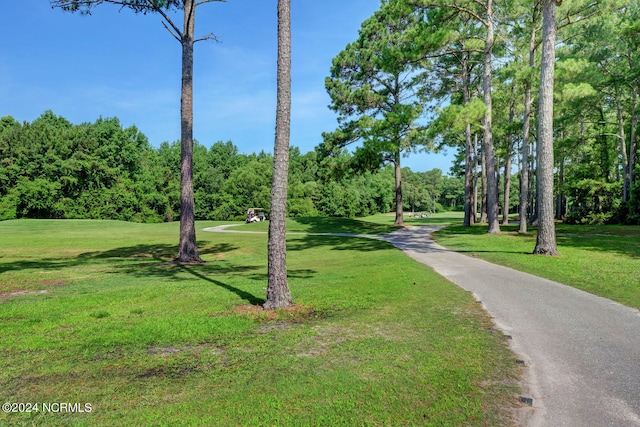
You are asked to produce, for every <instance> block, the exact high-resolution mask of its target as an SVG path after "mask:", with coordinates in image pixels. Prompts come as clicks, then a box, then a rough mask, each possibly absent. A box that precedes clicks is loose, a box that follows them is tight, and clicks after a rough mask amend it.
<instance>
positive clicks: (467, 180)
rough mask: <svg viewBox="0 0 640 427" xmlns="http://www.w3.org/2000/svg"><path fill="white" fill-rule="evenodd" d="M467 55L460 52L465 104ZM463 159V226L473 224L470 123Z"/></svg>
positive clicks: (468, 94) (467, 95)
mask: <svg viewBox="0 0 640 427" xmlns="http://www.w3.org/2000/svg"><path fill="white" fill-rule="evenodd" d="M468 56H469V54H468V53H467V52H463V54H462V64H461V67H462V82H463V88H462V90H463V92H464V103H465V105H466V104H468V103H469V102H471V82H470V78H471V77H470V73H469V70H468V66H469V64H468ZM465 136H466V143H465V159H464V220H463V223H462V225H463V226H464V227H470V226H471V224H475V222H476V221H475V220H476V219H475V218H474V217H473V215H474V209H473V208H472V204H473V145H472V135H471V123H467V125H466V128H465Z"/></svg>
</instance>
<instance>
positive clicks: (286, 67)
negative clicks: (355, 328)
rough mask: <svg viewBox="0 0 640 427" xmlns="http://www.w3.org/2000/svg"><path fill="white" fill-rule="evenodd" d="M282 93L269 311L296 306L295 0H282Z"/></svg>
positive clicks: (273, 187) (275, 161)
mask: <svg viewBox="0 0 640 427" xmlns="http://www.w3.org/2000/svg"><path fill="white" fill-rule="evenodd" d="M277 85H278V89H277V91H278V95H277V101H276V102H277V106H276V138H275V146H274V153H273V181H272V184H271V220H270V222H269V244H268V251H269V255H268V258H269V266H268V284H267V301H266V302H265V303H264V306H263V307H264V308H265V309H266V310H272V309H276V308H284V307H289V306H291V305H293V298H292V297H291V292H290V291H289V285H288V283H287V246H286V224H285V221H286V215H287V187H288V180H289V178H288V176H289V138H290V132H291V0H278V83H277Z"/></svg>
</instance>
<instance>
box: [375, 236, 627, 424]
mask: <svg viewBox="0 0 640 427" xmlns="http://www.w3.org/2000/svg"><path fill="white" fill-rule="evenodd" d="M436 229H437V227H424V226H423V227H407V228H404V229H402V230H398V231H396V232H394V233H392V234H390V235H388V236H387V240H388V241H389V242H391V243H392V244H393V245H394V246H396V247H397V248H399V249H402V250H403V251H405V252H406V253H407V254H408V255H409V256H411V257H412V258H414V259H416V260H417V261H420V262H421V263H423V264H426V265H428V266H430V267H431V268H433V269H434V270H435V271H436V272H437V273H439V274H441V275H442V276H444V277H446V278H447V279H449V280H450V281H452V282H453V283H455V284H457V285H458V286H460V287H462V288H463V289H466V290H468V291H470V292H473V294H474V295H475V296H476V298H477V299H478V300H479V301H481V302H482V303H483V304H484V306H485V307H486V309H487V311H488V312H489V313H490V314H491V315H492V316H493V317H494V318H495V321H496V323H497V324H498V326H499V327H500V328H501V329H502V330H503V331H504V333H505V334H507V335H510V336H511V337H512V338H513V339H512V340H511V347H512V349H513V350H514V352H515V353H517V354H519V355H520V356H519V357H520V358H521V359H523V360H524V361H525V362H526V365H527V366H528V369H527V376H526V377H525V384H524V389H525V393H526V394H525V396H527V397H530V398H532V399H533V404H532V407H531V408H530V409H529V408H526V409H524V410H523V421H522V422H523V424H525V425H528V426H553V427H556V426H569V427H577V426H581V427H588V426H593V427H604V426H640V312H639V311H638V310H636V309H632V308H629V307H625V306H623V305H621V304H618V303H614V302H612V301H610V300H608V299H605V298H601V297H598V296H595V295H592V294H589V293H586V292H583V291H580V290H578V289H575V288H572V287H570V286H565V285H562V284H559V283H556V282H552V281H550V280H546V279H542V278H539V277H536V276H532V275H530V274H527V273H522V272H519V271H516V270H512V269H509V268H505V267H501V266H497V265H495V264H491V263H489V262H486V261H482V260H479V259H476V258H473V257H469V256H466V255H462V254H459V253H456V252H453V251H450V250H448V249H446V248H444V247H442V246H440V245H438V244H436V243H435V242H434V241H433V240H431V238H430V234H431V232H433V231H434V230H436Z"/></svg>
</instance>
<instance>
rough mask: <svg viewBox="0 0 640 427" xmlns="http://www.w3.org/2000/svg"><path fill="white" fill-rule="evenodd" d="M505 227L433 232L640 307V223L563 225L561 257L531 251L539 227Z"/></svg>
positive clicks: (461, 246)
mask: <svg viewBox="0 0 640 427" xmlns="http://www.w3.org/2000/svg"><path fill="white" fill-rule="evenodd" d="M501 230H502V233H501V234H498V235H489V234H487V226H486V225H475V226H473V227H470V228H465V227H462V226H460V225H455V226H450V227H448V228H446V229H443V230H440V231H438V232H436V233H434V235H433V236H434V238H435V239H436V241H437V242H438V243H440V244H441V245H443V246H446V247H448V248H450V249H453V250H456V251H459V252H462V253H466V254H469V255H473V256H477V257H480V258H483V259H485V260H487V261H490V262H493V263H496V264H500V265H504V266H507V267H511V268H514V269H516V270H520V271H525V272H528V273H531V274H534V275H536V276H540V277H546V278H548V279H551V280H554V281H557V282H560V283H564V284H567V285H570V286H574V287H576V288H579V289H582V290H585V291H587V292H590V293H593V294H596V295H599V296H602V297H605V298H609V299H612V300H614V301H618V302H620V303H622V304H625V305H628V306H630V307H635V308H640V227H637V226H636V227H633V226H615V225H605V226H585V225H565V224H558V225H557V226H556V234H557V245H558V251H559V253H560V255H559V256H557V257H547V256H534V255H531V253H532V252H533V248H534V247H535V244H536V234H535V228H534V229H532V230H530V232H529V233H527V234H523V235H521V234H518V232H517V231H518V226H515V225H510V226H502V227H501Z"/></svg>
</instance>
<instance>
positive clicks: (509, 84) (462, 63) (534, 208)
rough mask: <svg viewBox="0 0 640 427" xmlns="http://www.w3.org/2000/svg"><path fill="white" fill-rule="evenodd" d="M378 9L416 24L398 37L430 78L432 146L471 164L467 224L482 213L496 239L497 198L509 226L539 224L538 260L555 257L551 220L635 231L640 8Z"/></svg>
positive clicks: (428, 4)
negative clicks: (515, 221)
mask: <svg viewBox="0 0 640 427" xmlns="http://www.w3.org/2000/svg"><path fill="white" fill-rule="evenodd" d="M551 3H553V5H551ZM551 7H553V8H554V9H556V8H557V13H555V14H554V15H550V14H548V13H547V15H545V16H546V17H547V21H546V22H545V31H543V28H542V27H543V11H545V12H549V10H550V8H551ZM380 10H381V11H382V12H384V11H389V12H387V13H388V15H389V16H393V13H396V12H397V11H402V12H403V13H405V14H406V15H407V16H411V17H414V18H415V17H416V16H417V17H418V18H419V20H420V21H419V22H418V23H417V24H414V25H412V26H411V27H409V28H407V30H406V31H404V32H403V34H402V35H400V36H398V37H401V38H402V40H403V41H404V42H405V43H407V44H408V45H410V46H412V47H413V48H414V49H415V51H414V52H413V53H414V54H415V55H416V56H415V58H421V59H422V60H423V62H422V63H418V62H414V63H415V64H419V65H420V66H421V67H424V70H426V71H427V72H429V73H430V77H429V82H428V85H425V86H424V88H423V92H421V93H422V94H423V95H424V96H423V98H422V100H423V102H425V106H429V105H435V106H436V108H434V109H433V113H434V114H433V115H429V116H428V117H426V119H427V120H428V123H427V125H428V126H429V136H430V137H432V138H433V143H434V144H435V145H436V146H450V147H457V148H458V149H459V151H460V156H459V158H460V159H464V164H463V165H462V168H460V167H457V168H456V170H457V175H458V176H464V177H465V186H466V194H465V197H466V202H467V207H466V209H465V213H466V215H465V225H466V224H471V223H473V222H474V221H475V220H477V218H476V214H475V212H476V211H477V209H478V205H480V207H481V209H480V221H481V222H488V223H489V232H492V230H496V231H497V230H498V227H497V226H496V215H495V209H496V208H495V206H496V204H495V197H493V195H497V196H498V197H500V198H501V200H500V202H501V203H500V204H501V205H502V221H503V223H505V222H506V221H508V218H509V217H508V214H509V211H510V210H511V208H515V210H519V211H520V218H521V225H520V231H521V232H526V230H527V227H526V225H527V222H528V221H532V222H536V223H538V225H543V226H542V227H539V228H538V231H540V230H544V234H545V235H546V237H545V236H540V237H544V240H546V242H550V244H546V245H545V246H549V248H550V250H546V249H545V250H543V251H540V252H542V253H554V252H555V251H554V250H553V239H554V236H553V234H554V230H553V227H547V225H549V224H551V225H552V224H553V221H554V219H555V220H558V219H565V220H567V221H570V222H575V223H602V222H614V221H618V222H626V223H638V221H639V217H640V214H639V213H638V209H637V207H638V205H639V202H638V192H639V191H640V190H638V186H639V183H638V180H637V178H636V177H637V169H638V168H637V163H638V162H637V151H638V149H637V146H638V144H637V130H638V117H639V116H638V112H639V109H638V88H639V87H640V86H639V83H640V79H639V77H638V76H639V74H638V67H637V63H638V59H640V58H639V52H640V44H639V43H638V39H639V37H638V35H639V34H640V28H639V27H638V24H637V22H638V20H637V17H638V14H639V10H640V1H638V0H611V1H608V2H593V1H588V0H576V1H572V2H566V1H565V2H562V1H560V0H536V1H532V2H524V3H523V2H513V1H508V0H503V1H492V0H474V1H451V0H383V1H382V5H381V9H380ZM390 11H393V13H392V12H390ZM382 12H378V13H382ZM396 19H398V18H396ZM403 19H407V18H406V17H405V18H403ZM398 22H400V21H398ZM556 33H557V42H554V40H552V38H550V37H549V34H556ZM545 39H546V40H547V43H546V44H547V46H548V48H547V49H546V50H545V52H547V53H549V55H548V56H547V57H545V60H544V61H543V60H542V55H543V50H544V49H543V48H542V46H543V42H544V40H545ZM553 48H555V49H553ZM554 50H555V52H554ZM543 64H544V65H545V66H544V67H543ZM543 69H544V72H543ZM416 72H417V71H416ZM553 72H555V79H554V77H553V76H554V74H552V73H553ZM548 83H555V84H554V85H551V86H549V84H548ZM541 88H544V89H545V90H544V91H543V90H541ZM543 92H544V96H542V93H543ZM550 102H551V103H552V105H553V110H550V109H549V105H551V104H550ZM535 123H538V127H537V128H535V126H532V124H535ZM534 128H535V129H534ZM492 164H493V165H494V166H495V167H492ZM458 166H460V163H459V162H458ZM512 173H515V175H514V176H515V177H516V178H517V179H518V181H519V185H518V186H517V187H518V188H519V189H520V190H519V191H518V188H515V187H514V186H513V185H512V181H513V180H512ZM512 190H516V192H515V193H514V192H513V191H512ZM516 194H517V196H518V197H519V198H520V200H519V201H518V202H516V203H515V205H514V204H512V200H513V198H514V196H515V195H516ZM478 195H479V196H478ZM543 215H544V218H542V216H543Z"/></svg>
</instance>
